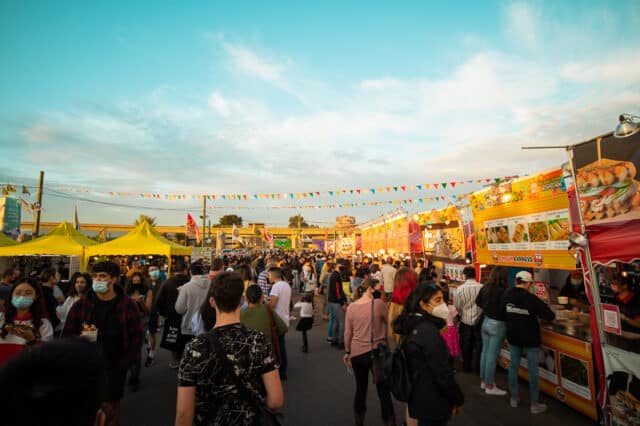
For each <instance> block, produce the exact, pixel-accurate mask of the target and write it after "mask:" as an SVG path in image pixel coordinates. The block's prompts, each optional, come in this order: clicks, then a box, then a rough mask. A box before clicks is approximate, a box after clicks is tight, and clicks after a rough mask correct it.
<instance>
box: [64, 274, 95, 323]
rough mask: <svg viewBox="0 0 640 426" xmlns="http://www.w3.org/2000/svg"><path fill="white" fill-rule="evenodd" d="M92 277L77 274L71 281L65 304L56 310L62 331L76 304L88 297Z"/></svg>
mask: <svg viewBox="0 0 640 426" xmlns="http://www.w3.org/2000/svg"><path fill="white" fill-rule="evenodd" d="M92 283H93V281H92V280H91V275H89V274H87V273H86V272H85V273H80V272H76V273H75V274H73V276H72V277H71V280H69V293H68V295H67V298H66V299H65V301H64V303H63V304H62V305H60V306H58V307H57V308H56V314H57V315H58V318H59V319H60V324H61V325H62V329H64V323H65V322H66V321H67V315H69V311H70V310H71V307H72V306H73V304H74V303H76V302H77V301H78V300H80V299H82V298H83V297H85V296H86V295H87V292H88V291H89V289H90V288H91V284H92Z"/></svg>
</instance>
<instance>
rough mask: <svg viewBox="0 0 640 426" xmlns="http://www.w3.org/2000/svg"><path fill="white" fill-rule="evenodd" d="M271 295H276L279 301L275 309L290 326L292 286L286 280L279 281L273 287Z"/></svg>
mask: <svg viewBox="0 0 640 426" xmlns="http://www.w3.org/2000/svg"><path fill="white" fill-rule="evenodd" d="M269 296H271V297H273V296H276V297H277V298H278V301H277V302H276V306H275V308H274V309H273V310H274V311H276V313H277V314H278V315H280V318H282V321H284V323H285V324H286V325H287V327H288V326H289V306H290V305H291V287H290V286H289V283H287V282H286V281H278V282H277V283H275V284H274V285H273V287H271V293H269Z"/></svg>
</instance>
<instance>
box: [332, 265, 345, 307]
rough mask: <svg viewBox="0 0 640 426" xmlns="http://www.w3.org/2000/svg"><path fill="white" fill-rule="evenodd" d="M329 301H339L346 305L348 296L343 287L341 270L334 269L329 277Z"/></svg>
mask: <svg viewBox="0 0 640 426" xmlns="http://www.w3.org/2000/svg"><path fill="white" fill-rule="evenodd" d="M328 300H329V303H339V304H341V305H344V304H345V303H347V296H346V295H345V294H344V289H343V288H342V276H341V275H340V272H337V271H334V272H332V273H331V276H330V277H329V295H328Z"/></svg>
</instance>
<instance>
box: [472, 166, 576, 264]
mask: <svg viewBox="0 0 640 426" xmlns="http://www.w3.org/2000/svg"><path fill="white" fill-rule="evenodd" d="M470 201H471V208H472V211H473V221H474V226H475V238H476V249H477V260H478V262H479V263H484V264H493V265H503V266H516V267H534V268H548V269H573V268H575V258H574V257H573V256H572V255H571V254H570V253H569V251H568V250H567V247H568V246H569V242H568V236H569V232H570V222H569V217H570V216H569V199H568V196H567V193H566V189H565V187H564V183H563V180H562V171H561V170H560V169H555V170H552V171H550V172H547V173H542V174H539V175H536V176H532V177H526V178H521V179H517V180H515V181H513V182H504V183H499V184H496V185H494V186H492V187H490V188H487V189H485V190H482V191H479V192H476V193H474V194H472V195H471V198H470Z"/></svg>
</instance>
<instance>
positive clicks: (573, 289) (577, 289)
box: [559, 282, 587, 303]
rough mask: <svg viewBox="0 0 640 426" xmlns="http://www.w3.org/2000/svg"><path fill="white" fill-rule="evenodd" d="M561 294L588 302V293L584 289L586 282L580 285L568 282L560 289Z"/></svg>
mask: <svg viewBox="0 0 640 426" xmlns="http://www.w3.org/2000/svg"><path fill="white" fill-rule="evenodd" d="M559 296H565V297H568V298H569V299H576V300H579V301H581V302H583V303H586V302H587V293H586V291H585V289H584V283H580V285H573V284H571V282H567V283H566V284H565V285H564V287H562V290H560V294H559Z"/></svg>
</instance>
